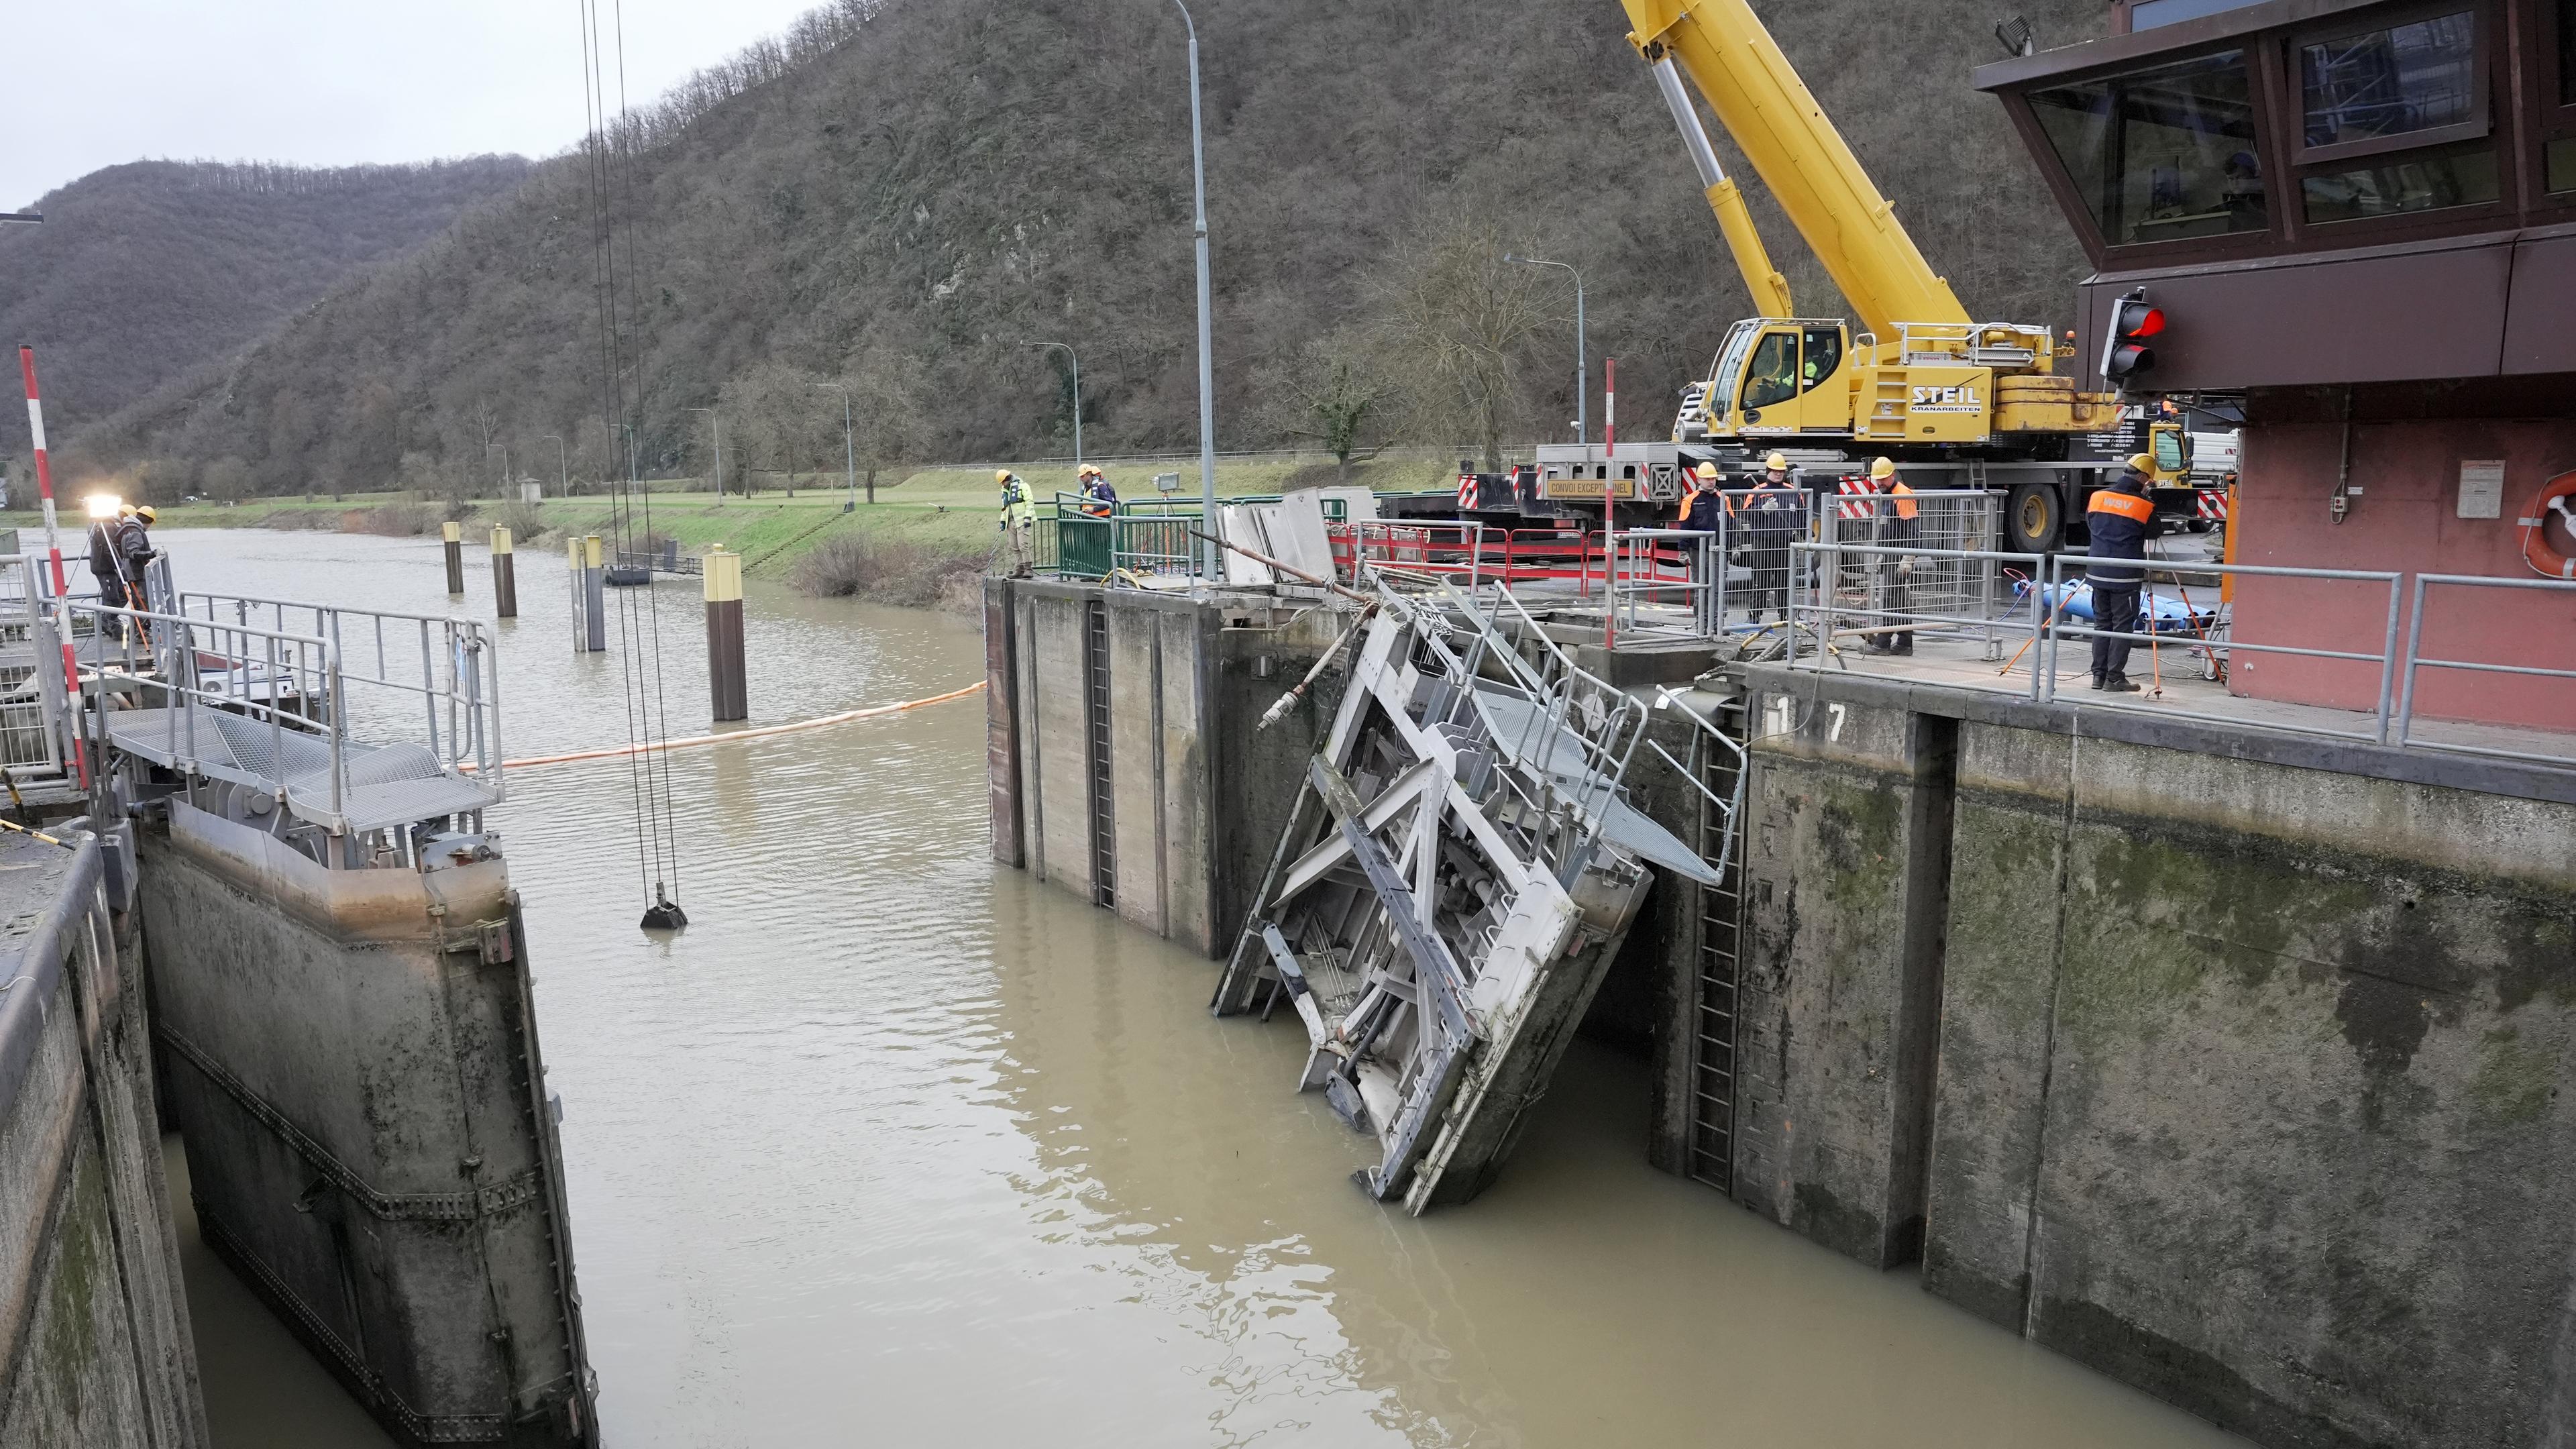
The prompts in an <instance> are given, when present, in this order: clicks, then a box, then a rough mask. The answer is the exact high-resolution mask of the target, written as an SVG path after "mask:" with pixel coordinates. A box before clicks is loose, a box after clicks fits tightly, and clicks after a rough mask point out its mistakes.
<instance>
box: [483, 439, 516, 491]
mask: <svg viewBox="0 0 2576 1449" xmlns="http://www.w3.org/2000/svg"><path fill="white" fill-rule="evenodd" d="M494 448H498V449H500V450H501V496H502V497H504V498H507V497H509V496H510V445H509V444H507V443H485V444H484V445H483V451H484V452H486V453H488V452H491V451H492V450H493V449H494Z"/></svg>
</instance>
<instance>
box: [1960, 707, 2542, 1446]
mask: <svg viewBox="0 0 2576 1449" xmlns="http://www.w3.org/2000/svg"><path fill="white" fill-rule="evenodd" d="M1956 835H1957V854H1956V858H1957V867H1958V880H1957V882H1956V884H1955V886H1954V889H1953V892H1952V910H1951V914H1950V942H1949V951H1948V977H1949V984H1950V991H1949V994H1948V999H1947V1001H1946V1003H1945V1009H1944V1020H1943V1026H1942V1037H1941V1061H1940V1071H1939V1081H1940V1085H1939V1092H1938V1100H1939V1122H1940V1127H1939V1131H1938V1134H1937V1137H1936V1143H1935V1152H1934V1162H1933V1172H1932V1194H1931V1197H1932V1209H1931V1222H1930V1243H1929V1245H1928V1247H1927V1252H1926V1270H1925V1286H1926V1287H1927V1288H1928V1289H1930V1290H1931V1291H1934V1292H1937V1293H1941V1294H1943V1295H1944V1296H1946V1297H1950V1298H1953V1299H1954V1300H1957V1301H1960V1302H1962V1303H1965V1304H1967V1305H1968V1306H1970V1307H1972V1308H1974V1309H1975V1310H1977V1311H1978V1312H1980V1313H1982V1314H1984V1315H1985V1316H1988V1317H1991V1318H1995V1319H1997V1320H1999V1321H2003V1322H2007V1323H2010V1324H2012V1325H2013V1326H2015V1327H2016V1328H2019V1329H2021V1330H2022V1331H2024V1332H2026V1333H2027V1334H2029V1336H2031V1337H2032V1338H2034V1339H2035V1340H2037V1341H2039V1342H2041V1343H2045V1344H2047V1345H2049V1346H2051V1347H2053V1348H2056V1349H2059V1350H2060V1351H2063V1352H2065V1353H2068V1354H2070V1355H2071V1356H2074V1357H2076V1358H2078V1359H2080V1360H2082V1361H2084V1362H2086V1363H2088V1364H2091V1365H2093V1366H2094V1367H2097V1368H2100V1369H2102V1370H2104V1371H2105V1372H2108V1373H2111V1374H2114V1375H2116V1376H2118V1377H2120V1378H2122V1379H2125V1380H2127V1381H2129V1382H2131V1383H2134V1384H2137V1385H2139V1386H2141V1387H2143V1388H2146V1389H2147V1390H2149V1391H2150V1392H2153V1393H2155V1394H2157V1395H2159V1396H2161V1397H2164V1398H2166V1399H2169V1400H2171V1401H2173V1402H2175V1403H2178V1404H2180V1405H2182V1406H2184V1407H2186V1408H2188V1409H2191V1410H2192V1411H2194V1412H2196V1413H2199V1414H2202V1415H2204V1416H2206V1417H2208V1418H2211V1419H2213V1420H2215V1421H2217V1422H2219V1423H2221V1424H2223V1425H2226V1426H2227V1427H2229V1428H2232V1429H2235V1430H2237V1431H2239V1432H2242V1433H2245V1434H2247V1435H2249V1436H2251V1437H2253V1438H2254V1439H2256V1440H2257V1441H2258V1442H2262V1443H2267V1444H2281V1445H2300V1446H2308V1445H2330V1446H2346V1445H2351V1446H2360V1445H2380V1444H2443V1445H2451V1444H2462V1445H2466V1444H2565V1443H2567V1442H2569V1435H2570V1434H2571V1432H2576V1423H2571V1420H2572V1419H2576V1412H2571V1406H2572V1405H2576V1401H2571V1397H2570V1395H2571V1392H2576V1383H2571V1376H2570V1372H2569V1368H2570V1364H2569V1355H2570V1347H2569V1346H2570V1344H2571V1342H2576V1316H2571V1304H2576V1261H2571V1254H2570V1250H2569V1248H2568V1244H2569V1243H2570V1242H2576V1092H2569V1091H2567V1090H2566V1084H2567V1082H2568V1079H2569V1078H2568V1074H2569V1068H2570V1066H2571V1064H2576V810H2571V809H2569V808H2567V807H2565V806H2560V805H2553V804H2548V803H2545V802H2539V801H2529V800H2505V799H2500V798H2498V797H2495V796H2487V795H2471V794H2468V793H2466V792H2461V791H2452V790H2444V789H2441V788H2438V787H2430V786H2423V785H2416V784H2407V783H2403V782H2398V781H2391V780H2385V779H2373V778H2367V777H2362V776H2356V775H2339V774H2334V773H2330V772H2325V771H2315V770H2301V769H2295V768H2289V767H2284V766H2280V765H2275V764H2269V763H2264V762H2260V761H2253V760H2243V759H2222V758H2215V757H2210V756H2205V755H2195V754H2184V753H2179V752H2175V751H2166V750H2157V749H2153V748H2150V747H2145V746H2139V745H2130V744H2122V743H2115V742H2109V741H2102V740H2094V739H2074V738H2070V737H2067V736H2046V735H2039V734H2036V733H2034V732H2031V731H2024V730H2012V729H2005V728H2001V727H1994V726H1979V725H1971V726H1969V727H1968V729H1967V732H1966V738H1965V740H1964V742H1963V748H1962V762H1961V766H1960V809H1959V817H1958V822H1957V829H1956Z"/></svg>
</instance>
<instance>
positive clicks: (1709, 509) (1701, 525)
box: [1673, 463, 1726, 533]
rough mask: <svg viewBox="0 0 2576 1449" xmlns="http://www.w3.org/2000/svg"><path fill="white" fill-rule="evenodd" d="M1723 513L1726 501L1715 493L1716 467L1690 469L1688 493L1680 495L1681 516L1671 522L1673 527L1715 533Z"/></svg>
mask: <svg viewBox="0 0 2576 1449" xmlns="http://www.w3.org/2000/svg"><path fill="white" fill-rule="evenodd" d="M1725 512H1726V500H1725V498H1724V496H1723V495H1721V494H1720V493H1719V492H1718V491H1717V465H1716V464H1715V463H1702V464H1700V465H1699V466H1698V467H1697V468H1694V469H1692V470H1691V487H1690V491H1689V492H1688V493H1685V494H1683V495H1682V511H1681V516H1679V517H1677V518H1675V519H1674V520H1673V527H1675V528H1687V529H1689V530H1691V531H1692V532H1694V533H1715V532H1717V530H1718V528H1719V526H1720V525H1719V522H1718V519H1719V516H1720V515H1721V514H1723V513H1725Z"/></svg>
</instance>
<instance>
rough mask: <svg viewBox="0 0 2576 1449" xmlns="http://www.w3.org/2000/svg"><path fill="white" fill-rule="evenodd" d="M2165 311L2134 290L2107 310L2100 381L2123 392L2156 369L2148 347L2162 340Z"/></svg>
mask: <svg viewBox="0 0 2576 1449" xmlns="http://www.w3.org/2000/svg"><path fill="white" fill-rule="evenodd" d="M2164 330H2165V309H2164V308H2162V307H2158V306H2154V305H2152V304H2150V303H2149V302H2148V301H2147V289H2146V288H2144V287H2140V288H2138V289H2137V290H2136V291H2134V292H2131V293H2130V294H2129V295H2127V296H2126V297H2123V298H2121V299H2120V300H2119V302H2118V303H2117V304H2116V305H2114V306H2113V307H2112V308H2111V325H2110V327H2109V328H2108V329H2107V332H2106V335H2105V336H2104V337H2103V339H2102V378H2103V380H2104V381H2105V382H2108V383H2110V384H2111V385H2112V386H2114V387H2119V388H2126V387H2127V386H2128V385H2129V384H2130V383H2131V382H2132V381H2134V380H2135V379H2136V378H2138V377H2139V376H2141V375H2143V374H2145V373H2147V372H2149V371H2151V370H2153V369H2154V367H2155V365H2156V350H2155V349H2154V348H2153V347H2150V346H2149V345H2148V343H2149V342H2150V341H2152V340H2153V339H2155V338H2157V337H2159V336H2162V335H2163V333H2164Z"/></svg>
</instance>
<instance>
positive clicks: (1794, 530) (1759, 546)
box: [1734, 453, 1807, 624]
mask: <svg viewBox="0 0 2576 1449" xmlns="http://www.w3.org/2000/svg"><path fill="white" fill-rule="evenodd" d="M1806 505H1807V500H1806V497H1805V496H1804V495H1803V494H1801V493H1800V492H1799V491H1798V488H1797V485H1796V484H1794V483H1792V482H1790V481H1789V459H1788V458H1787V456H1786V455H1784V454H1780V453H1774V454H1772V455H1771V456H1770V457H1768V458H1765V459H1763V460H1762V476H1761V478H1760V479H1759V480H1757V481H1756V482H1755V484H1754V486H1753V493H1752V495H1751V496H1750V497H1748V498H1746V499H1744V500H1743V501H1742V502H1741V503H1740V504H1739V505H1737V508H1736V512H1737V513H1738V514H1739V515H1740V516H1741V517H1742V519H1743V532H1744V541H1743V542H1742V543H1740V544H1737V545H1736V546H1735V549H1734V552H1735V553H1737V554H1738V555H1739V556H1741V557H1742V558H1743V559H1744V561H1745V562H1746V563H1747V564H1748V565H1750V566H1751V568H1752V570H1753V598H1752V602H1751V603H1749V604H1748V605H1746V607H1745V617H1746V619H1747V621H1748V622H1751V623H1755V624H1759V623H1761V622H1762V621H1763V617H1764V616H1765V615H1766V614H1769V613H1772V612H1774V611H1776V612H1777V613H1778V614H1779V615H1780V617H1781V618H1783V619H1786V618H1788V617H1789V545H1790V544H1791V543H1793V542H1795V541H1796V540H1797V538H1798V537H1799V536H1800V534H1802V533H1803V532H1805V529H1806V521H1807V514H1806Z"/></svg>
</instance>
